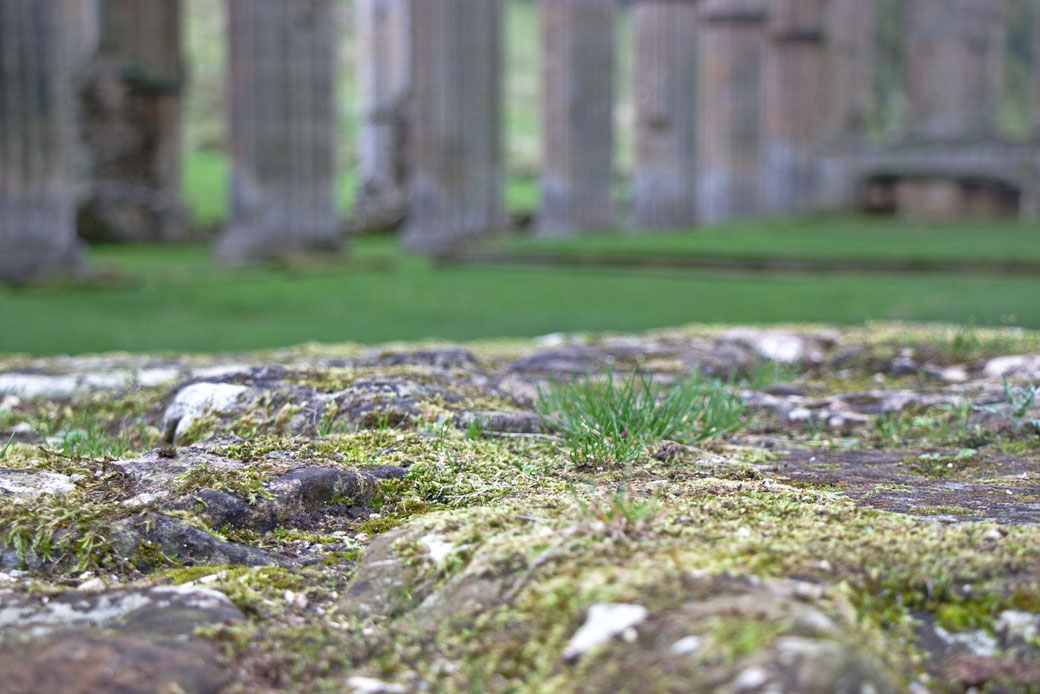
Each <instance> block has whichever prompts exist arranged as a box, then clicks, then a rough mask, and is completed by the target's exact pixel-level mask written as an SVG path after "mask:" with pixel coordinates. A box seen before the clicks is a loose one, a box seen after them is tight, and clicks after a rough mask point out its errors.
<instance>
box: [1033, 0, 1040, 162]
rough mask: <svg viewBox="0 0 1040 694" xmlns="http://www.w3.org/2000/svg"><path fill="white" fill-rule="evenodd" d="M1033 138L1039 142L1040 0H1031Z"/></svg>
mask: <svg viewBox="0 0 1040 694" xmlns="http://www.w3.org/2000/svg"><path fill="white" fill-rule="evenodd" d="M1033 139H1034V140H1037V141H1038V142H1040V0H1033Z"/></svg>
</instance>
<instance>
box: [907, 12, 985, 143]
mask: <svg viewBox="0 0 1040 694" xmlns="http://www.w3.org/2000/svg"><path fill="white" fill-rule="evenodd" d="M906 10H907V14H906V27H907V30H906V43H905V45H904V56H903V59H904V65H905V68H906V87H907V96H908V98H909V107H910V109H909V110H910V114H909V115H910V123H909V133H910V135H911V136H912V137H915V138H918V139H924V140H956V139H972V138H979V137H985V136H987V135H991V134H992V133H993V132H994V131H995V129H996V116H997V109H998V106H999V102H1000V86H1001V81H1002V80H1001V75H1002V72H1003V71H1002V64H1003V63H1002V61H1003V56H1004V2H1003V0H908V2H907V7H906Z"/></svg>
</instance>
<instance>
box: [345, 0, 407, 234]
mask: <svg viewBox="0 0 1040 694" xmlns="http://www.w3.org/2000/svg"><path fill="white" fill-rule="evenodd" d="M411 5H412V3H411V0H355V5H354V11H355V35H356V36H357V51H358V62H357V65H358V87H359V98H360V100H361V104H360V111H361V124H360V130H359V133H358V174H359V176H360V179H361V183H360V186H359V187H358V197H357V201H356V203H355V207H354V213H353V218H354V222H353V225H354V226H355V227H357V228H362V229H386V228H393V227H396V226H398V225H399V224H400V223H401V221H402V220H403V218H404V215H405V211H406V209H407V205H408V191H407V184H408V181H407V174H408V165H407V123H408V97H409V93H410V89H411V73H412V66H411V21H410V19H411Z"/></svg>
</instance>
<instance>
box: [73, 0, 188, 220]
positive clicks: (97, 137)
mask: <svg viewBox="0 0 1040 694" xmlns="http://www.w3.org/2000/svg"><path fill="white" fill-rule="evenodd" d="M98 10H99V12H100V15H99V16H100V35H99V41H100V43H99V47H98V53H97V57H96V59H95V60H94V62H93V63H92V65H91V67H90V69H89V71H88V75H87V77H86V86H85V89H84V90H83V95H82V106H83V124H84V127H83V137H84V141H85V145H86V147H85V149H86V150H87V156H88V158H89V166H90V174H91V175H90V182H89V190H88V194H87V196H86V199H85V200H84V201H83V202H82V203H81V205H80V210H79V220H80V234H81V235H82V236H84V237H86V238H88V239H91V240H97V241H167V240H171V239H176V238H179V237H182V236H183V235H184V232H185V228H186V226H187V214H186V212H185V209H184V208H183V206H182V204H181V199H180V178H181V137H180V136H181V95H182V88H183V84H184V59H183V56H182V52H181V4H180V0H99V3H98Z"/></svg>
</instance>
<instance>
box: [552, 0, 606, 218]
mask: <svg viewBox="0 0 1040 694" xmlns="http://www.w3.org/2000/svg"><path fill="white" fill-rule="evenodd" d="M539 14H540V18H541V31H542V171H541V211H540V213H539V215H538V233H539V234H541V235H546V236H551V235H566V234H570V233H574V232H579V231H588V230H597V229H607V228H609V227H610V226H612V225H613V221H614V219H613V217H614V215H613V209H612V208H613V202H612V197H613V196H612V183H613V149H614V20H615V17H616V14H617V1H616V0H539Z"/></svg>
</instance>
